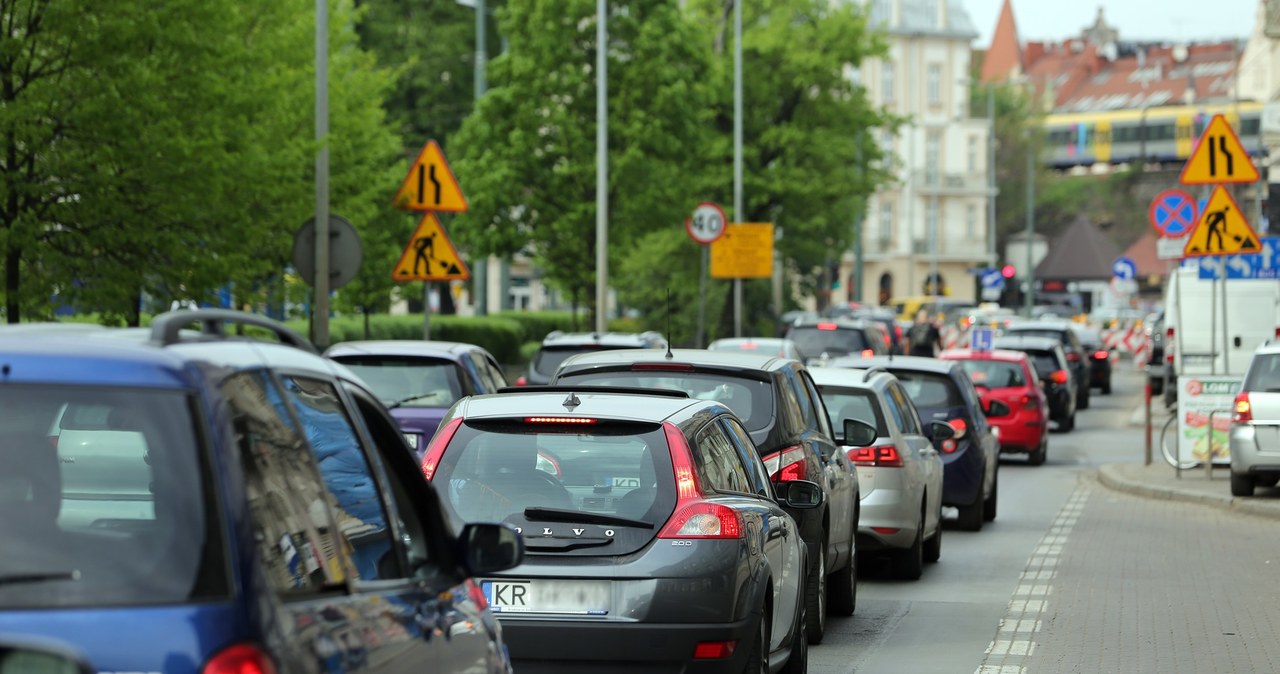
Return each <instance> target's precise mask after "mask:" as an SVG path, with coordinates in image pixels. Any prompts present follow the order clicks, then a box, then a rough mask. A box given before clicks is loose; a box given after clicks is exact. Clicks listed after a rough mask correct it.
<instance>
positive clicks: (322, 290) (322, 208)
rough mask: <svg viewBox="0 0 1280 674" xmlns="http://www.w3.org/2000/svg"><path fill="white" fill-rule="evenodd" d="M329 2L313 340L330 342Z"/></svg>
mask: <svg viewBox="0 0 1280 674" xmlns="http://www.w3.org/2000/svg"><path fill="white" fill-rule="evenodd" d="M328 136H329V3H328V0H316V142H317V143H318V144H319V146H320V147H319V151H317V152H316V278H315V283H314V284H313V285H314V286H315V302H314V304H312V308H311V311H312V314H311V317H312V328H313V332H314V334H313V335H312V336H311V340H312V341H313V342H315V343H316V345H317V346H319V347H320V348H324V347H327V346H329V142H328V140H327V138H328Z"/></svg>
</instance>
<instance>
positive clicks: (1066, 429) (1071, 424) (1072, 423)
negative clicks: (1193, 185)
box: [1058, 412, 1076, 433]
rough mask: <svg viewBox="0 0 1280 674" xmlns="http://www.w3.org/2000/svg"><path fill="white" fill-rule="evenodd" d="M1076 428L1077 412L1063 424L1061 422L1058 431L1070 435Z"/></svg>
mask: <svg viewBox="0 0 1280 674" xmlns="http://www.w3.org/2000/svg"><path fill="white" fill-rule="evenodd" d="M1075 427H1076V413H1075V412H1072V413H1071V416H1069V417H1067V418H1066V419H1065V420H1064V421H1061V422H1059V423H1058V430H1059V431H1061V432H1063V433H1070V432H1071V429H1073V428H1075Z"/></svg>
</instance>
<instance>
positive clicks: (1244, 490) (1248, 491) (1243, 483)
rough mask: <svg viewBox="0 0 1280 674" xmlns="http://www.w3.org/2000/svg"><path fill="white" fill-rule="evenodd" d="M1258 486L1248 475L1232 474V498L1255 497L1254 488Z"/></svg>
mask: <svg viewBox="0 0 1280 674" xmlns="http://www.w3.org/2000/svg"><path fill="white" fill-rule="evenodd" d="M1256 486H1257V481H1256V480H1254V478H1253V476H1252V475H1249V474H1248V473H1245V474H1243V475H1242V474H1240V473H1232V474H1231V495H1232V496H1253V488H1254V487H1256Z"/></svg>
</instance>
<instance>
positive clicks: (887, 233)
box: [876, 203, 893, 248]
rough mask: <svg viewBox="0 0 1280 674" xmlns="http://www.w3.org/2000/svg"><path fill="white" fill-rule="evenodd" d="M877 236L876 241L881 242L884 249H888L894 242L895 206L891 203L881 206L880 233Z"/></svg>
mask: <svg viewBox="0 0 1280 674" xmlns="http://www.w3.org/2000/svg"><path fill="white" fill-rule="evenodd" d="M877 234H878V236H877V237H876V239H877V240H879V241H880V246H881V247H882V248H883V247H887V246H888V245H889V242H890V241H892V240H893V204H891V203H884V204H881V205H880V231H879V232H878V233H877Z"/></svg>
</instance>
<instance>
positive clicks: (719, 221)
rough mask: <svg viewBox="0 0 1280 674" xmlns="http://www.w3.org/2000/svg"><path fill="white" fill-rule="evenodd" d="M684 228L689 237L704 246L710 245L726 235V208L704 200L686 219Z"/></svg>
mask: <svg viewBox="0 0 1280 674" xmlns="http://www.w3.org/2000/svg"><path fill="white" fill-rule="evenodd" d="M684 228H685V230H686V231H687V232H689V238H690V239H693V241H694V242H695V243H699V244H702V245H704V246H706V245H710V244H711V243H713V242H715V241H716V240H717V239H719V238H720V237H722V236H724V229H725V217H724V209H723V208H720V205H719V204H716V203H712V202H710V201H704V202H702V203H700V204H698V207H697V208H695V209H693V215H692V216H690V217H689V219H688V220H685V221H684Z"/></svg>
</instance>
